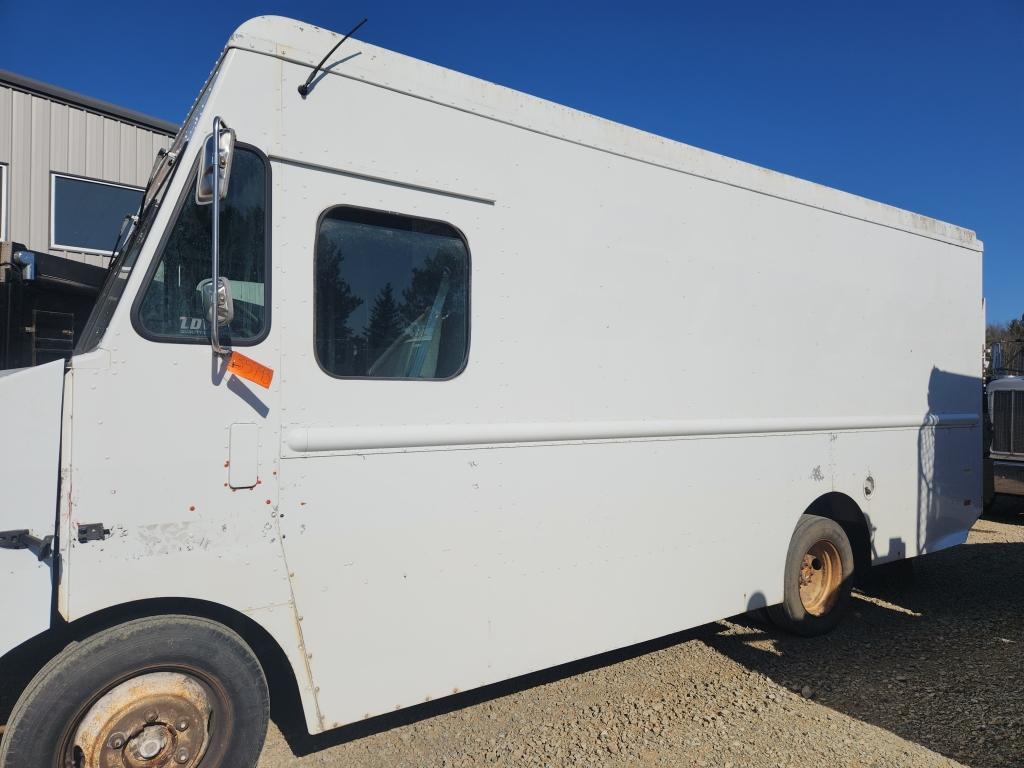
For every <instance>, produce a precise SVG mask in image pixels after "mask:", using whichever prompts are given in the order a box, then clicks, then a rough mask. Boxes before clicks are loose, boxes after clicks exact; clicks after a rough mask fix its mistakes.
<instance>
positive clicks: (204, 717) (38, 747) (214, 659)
mask: <svg viewBox="0 0 1024 768" xmlns="http://www.w3.org/2000/svg"><path fill="white" fill-rule="evenodd" d="M269 710H270V706H269V695H268V692H267V683H266V679H265V677H264V675H263V669H262V667H261V666H260V663H259V661H258V660H257V659H256V656H255V655H254V654H253V652H252V650H251V649H250V648H249V646H248V645H246V644H245V642H244V641H243V640H242V639H241V638H240V637H239V636H238V635H237V634H235V633H234V632H232V631H231V630H230V629H228V628H226V627H224V626H223V625H221V624H218V623H216V622H214V621H209V620H207V619H198V618H193V617H189V616H158V617H151V618H145V619H137V620H135V621H130V622H127V623H125V624H122V625H120V626H117V627H113V628H111V629H107V630H104V631H102V632H99V633H97V634H96V635H93V636H92V637H90V638H89V639H87V640H84V641H83V642H80V643H73V644H72V645H70V646H68V647H67V648H65V649H64V650H63V651H61V653H59V654H58V655H57V656H56V657H55V658H54V659H53V660H51V661H50V663H49V664H47V665H46V666H45V667H43V669H42V670H41V671H40V672H39V674H38V675H36V676H35V678H33V680H32V682H31V683H30V684H29V686H28V688H26V690H25V692H24V693H23V694H22V696H21V698H20V699H19V700H18V703H17V704H16V705H15V707H14V711H13V712H12V713H11V717H10V721H9V722H8V725H7V731H6V732H5V734H4V737H3V741H2V742H0V768H94V766H95V767H96V768H101V767H102V768H107V766H117V767H118V768H121V767H122V766H124V768H172V767H173V768H228V767H230V768H236V766H237V768H253V766H255V765H256V761H257V760H258V759H259V755H260V751H261V750H262V747H263V741H264V738H265V737H266V731H267V720H268V717H269Z"/></svg>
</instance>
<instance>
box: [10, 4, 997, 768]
mask: <svg viewBox="0 0 1024 768" xmlns="http://www.w3.org/2000/svg"><path fill="white" fill-rule="evenodd" d="M339 40H340V37H339V36H338V35H335V34H332V33H330V32H328V31H325V30H322V29H318V28H316V27H313V26H310V25H307V24H303V23H300V22H297V21H292V20H288V19H283V18H276V17H264V18H257V19H253V20H251V21H249V22H247V23H245V24H244V25H243V26H242V27H240V28H239V29H238V31H237V32H236V33H235V34H234V35H233V36H232V37H231V39H230V41H229V43H228V45H227V47H226V48H225V50H224V52H223V53H222V55H221V56H220V58H219V60H218V62H217V64H216V67H215V68H214V71H213V73H212V74H211V76H210V78H209V80H208V82H207V83H206V84H205V86H204V87H203V90H202V92H201V93H200V95H199V98H198V99H197V101H196V103H195V106H194V107H193V108H192V110H191V113H190V115H189V116H188V119H187V121H186V122H185V124H184V126H183V128H182V130H181V132H180V134H179V135H178V136H177V138H176V140H175V142H174V144H173V147H172V149H171V150H170V152H168V153H167V154H166V155H163V156H162V157H160V158H159V159H158V161H157V164H156V167H155V168H154V174H153V179H152V181H151V183H150V184H149V188H148V189H147V191H146V193H145V195H144V203H143V207H142V210H141V211H140V215H139V217H138V221H137V222H136V223H135V226H134V228H133V230H132V231H131V233H130V234H129V235H128V236H127V238H126V242H125V243H124V245H123V246H122V247H121V248H120V249H119V253H118V256H117V259H116V261H115V262H114V264H113V268H112V270H111V273H110V276H109V279H108V281H107V284H106V286H105V287H104V289H103V292H102V295H101V298H100V300H99V302H98V304H97V306H96V309H95V312H94V314H93V316H92V318H91V320H90V323H89V326H88V328H87V331H86V333H85V334H84V335H83V337H82V338H81V340H80V342H79V344H78V347H77V349H76V351H75V354H74V355H73V356H72V357H71V358H70V361H69V362H68V363H67V364H66V365H65V364H64V363H63V362H61V361H58V362H55V363H51V364H48V365H44V366H41V367H37V368H33V369H28V370H22V371H16V372H13V373H9V374H7V375H4V376H2V377H0V409H2V413H3V419H2V422H0V423H2V424H3V428H4V439H3V446H2V451H3V460H2V463H0V488H2V489H3V504H2V506H0V531H2V533H0V544H2V545H3V549H0V578H2V579H3V588H2V590H0V617H2V619H0V653H7V652H9V651H11V650H12V649H15V648H16V647H17V648H18V650H19V652H20V651H21V650H23V649H24V648H25V647H27V646H28V647H31V646H32V644H33V643H38V644H42V643H43V642H44V641H45V642H48V643H49V644H50V645H55V646H57V647H58V648H61V650H59V651H58V652H57V653H56V654H55V655H54V656H53V657H52V659H51V660H50V661H49V663H48V664H46V666H45V667H43V668H42V669H41V670H40V671H39V672H38V674H37V675H36V676H35V678H34V679H33V680H32V682H31V684H30V685H29V686H28V687H27V688H26V689H25V691H24V693H23V694H21V698H20V700H19V701H18V703H17V704H16V706H15V707H14V710H13V712H12V714H11V717H10V720H9V723H8V727H7V731H6V734H5V736H4V738H3V742H2V747H0V766H2V767H3V768H38V766H42V765H46V766H51V765H58V766H71V765H75V766H110V765H115V764H116V765H118V766H122V765H124V766H142V765H145V766H170V765H175V766H185V767H186V768H190V767H192V766H203V768H209V767H210V766H252V765H254V764H255V761H256V759H257V756H258V753H259V750H260V745H261V744H262V741H263V737H264V732H265V728H266V723H267V712H268V697H269V695H270V693H268V687H267V683H266V675H265V668H266V665H267V664H268V663H270V661H271V659H270V658H269V656H268V654H269V655H272V656H275V658H278V659H284V660H285V662H286V666H287V668H288V671H289V674H290V676H291V678H293V680H294V686H291V688H292V689H293V690H295V691H297V695H296V697H297V699H298V701H297V702H295V706H301V709H302V712H303V713H304V716H305V721H306V724H307V726H308V729H309V731H310V732H311V733H317V732H321V731H324V730H326V729H330V728H334V727H337V726H340V725H342V724H346V723H351V722H353V721H357V720H361V719H363V718H368V717H373V716H375V715H378V714H381V713H386V712H391V711H394V710H396V709H400V708H404V707H409V706H412V705H415V704H418V703H420V702H424V701H428V700H431V699H435V698H438V697H443V696H446V695H450V694H452V693H453V692H458V691H463V690H466V689H469V688H473V687H476V686H482V685H485V684H488V683H493V682H495V681H499V680H504V679H508V678H512V677H515V676H518V675H522V674H524V673H528V672H531V671H533V670H538V669H541V668H546V667H550V666H552V665H556V664H559V663H562V662H566V661H569V660H572V659H578V658H581V657H586V656H589V655H591V654H597V653H599V652H603V651H607V650H609V649H614V648H619V647H623V646H626V645H629V644H632V643H636V642H638V641H643V640H646V639H649V638H653V637H657V636H661V635H665V634H668V633H672V632H675V631H678V630H682V629H685V628H688V627H692V626H695V625H699V624H702V623H704V622H708V621H711V620H714V619H718V618H720V617H723V616H728V615H733V614H737V613H740V612H744V611H748V610H752V609H756V608H762V607H767V609H768V613H769V614H770V615H771V616H772V617H773V618H774V620H775V621H777V622H778V623H779V624H780V625H781V626H782V627H784V628H786V629H789V630H792V631H795V632H798V633H803V634H815V633H820V632H823V631H826V630H828V629H830V628H831V627H833V626H834V625H835V624H836V622H837V621H838V619H839V618H840V616H841V614H842V611H843V609H844V608H845V607H846V605H847V602H848V601H849V599H850V589H851V585H852V583H853V581H852V580H853V578H854V576H855V574H856V573H858V572H863V571H864V570H865V569H868V568H870V567H871V566H872V565H874V564H878V563H885V562H889V561H894V560H900V559H903V558H910V557H914V556H917V555H921V554H925V553H929V552H934V551H936V550H940V549H943V548H945V547H949V546H952V545H955V544H959V543H961V542H963V541H964V540H965V538H966V536H967V533H968V530H969V528H970V527H971V525H972V523H973V522H974V520H975V519H976V517H977V516H978V514H979V511H980V508H981V457H982V450H981V427H980V423H979V414H980V410H981V385H980V376H979V373H980V372H979V371H978V370H977V362H978V354H979V351H980V349H981V346H982V333H983V317H982V301H981V251H982V246H981V243H980V242H979V241H978V240H977V239H975V236H974V233H973V232H970V231H967V230H964V229H960V228H958V227H955V226H951V225H948V224H943V223H940V222H938V221H934V220H932V219H929V218H926V217H924V216H919V215H916V214H912V213H907V212H905V211H901V210H897V209H894V208H891V207H889V206H886V205H882V204H880V203H875V202H871V201H868V200H865V199H862V198H858V197H854V196H852V195H848V194H845V193H843V192H839V191H836V190H833V189H827V188H825V187H821V186H818V185H815V184H811V183H808V182H806V181H800V180H798V179H795V178H791V177H787V176H783V175H780V174H778V173H773V172H772V171H768V170H765V169H762V168H757V167H753V166H751V165H747V164H744V163H741V162H738V161H735V160H730V159H728V158H725V157H721V156H718V155H715V154H712V153H710V152H705V151H702V150H699V149H695V148H693V147H689V146H686V145H683V144H678V143H675V142H672V141H668V140H666V139H662V138H658V137H657V136H652V135H649V134H646V133H643V132H641V131H638V130H634V129H631V128H627V127H625V126H622V125H616V124H614V123H610V122H607V121H605V120H601V119H598V118H596V117H592V116H589V115H586V114H581V113H579V112H576V111H573V110H571V109H568V108H565V107H562V106H559V105H556V104H552V103H548V102H545V101H542V100H540V99H536V98H532V97H530V96H527V95H525V94H522V93H517V92H515V91H512V90H509V89H506V88H502V87H499V86H496V85H492V84H490V83H486V82H482V81H480V80H476V79H473V78H471V77H466V76H464V75H461V74H457V73H455V72H450V71H447V70H444V69H441V68H438V67H435V66H431V65H429V64H425V63H422V62H419V61H415V60H413V59H410V58H407V57H405V56H401V55H398V54H395V53H391V52H389V51H386V50H381V49H379V48H375V47H373V46H370V45H367V44H365V43H357V42H355V41H350V42H349V43H347V44H346V46H345V47H342V48H340V49H338V50H337V52H336V53H335V54H334V55H333V57H328V60H327V61H326V62H325V63H324V65H323V67H322V68H317V64H318V62H320V60H321V59H322V58H323V57H324V54H325V53H327V52H328V51H330V50H331V49H332V46H335V45H336V44H337V43H338V42H339ZM215 233H216V234H215ZM737 361H741V362H740V363H739V364H738V363H737ZM738 368H739V370H738ZM610 608H611V610H609V609H610ZM26 644H27V646H26ZM275 695H277V692H275ZM282 695H284V694H282Z"/></svg>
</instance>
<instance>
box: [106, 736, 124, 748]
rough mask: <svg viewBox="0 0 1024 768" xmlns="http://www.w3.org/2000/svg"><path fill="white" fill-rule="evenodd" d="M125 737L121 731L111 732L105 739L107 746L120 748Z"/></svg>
mask: <svg viewBox="0 0 1024 768" xmlns="http://www.w3.org/2000/svg"><path fill="white" fill-rule="evenodd" d="M124 742H125V737H124V734H123V733H112V734H110V738H109V739H108V740H107V746H108V747H110V748H111V749H120V748H121V747H123V746H124Z"/></svg>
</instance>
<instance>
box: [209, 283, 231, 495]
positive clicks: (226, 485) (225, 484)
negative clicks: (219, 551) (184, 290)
mask: <svg viewBox="0 0 1024 768" xmlns="http://www.w3.org/2000/svg"><path fill="white" fill-rule="evenodd" d="M211 285H213V283H211ZM224 487H225V488H227V487H228V484H227V483H224Z"/></svg>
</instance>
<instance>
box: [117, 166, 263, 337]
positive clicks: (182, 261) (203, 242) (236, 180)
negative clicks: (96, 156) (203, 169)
mask: <svg viewBox="0 0 1024 768" xmlns="http://www.w3.org/2000/svg"><path fill="white" fill-rule="evenodd" d="M221 206H222V207H221V216H220V238H221V240H220V270H221V275H222V276H224V277H226V278H227V279H228V280H229V281H230V283H231V296H232V300H233V304H234V309H235V317H234V319H233V320H232V321H231V325H230V326H229V327H228V328H226V329H222V330H221V340H222V341H223V342H226V343H230V344H243V345H244V344H246V343H249V344H252V343H255V342H257V341H259V340H260V339H262V338H263V336H264V335H265V332H266V329H267V327H268V322H269V319H270V318H269V314H270V313H269V308H268V301H267V299H268V292H267V285H266V277H267V262H268V253H269V251H268V248H267V243H268V238H267V223H268V218H267V169H266V163H265V161H264V160H263V158H262V157H261V156H260V155H259V154H258V153H256V152H254V151H252V150H249V149H246V148H244V147H241V146H237V147H236V148H235V155H234V157H233V158H232V165H231V183H230V185H229V186H228V195H227V197H226V198H225V199H224V201H223V203H222V204H221ZM211 210H212V208H211V206H209V205H198V204H197V203H196V200H195V174H194V173H193V174H192V177H191V179H190V180H189V183H188V184H187V185H186V187H185V200H184V203H183V204H182V206H181V210H180V211H179V212H178V218H177V220H176V221H175V222H174V225H173V227H172V229H171V232H170V235H169V236H168V237H167V240H166V241H165V243H164V245H163V249H162V251H161V253H160V260H159V262H158V263H157V265H156V270H155V271H154V272H153V273H152V275H151V277H150V281H149V285H148V286H147V287H146V289H145V293H144V295H143V297H142V301H141V302H140V304H139V308H138V318H137V319H138V325H139V329H140V331H141V332H142V333H143V335H144V336H148V337H150V338H154V339H156V340H158V341H179V342H180V341H191V340H194V341H196V342H205V341H206V340H207V339H208V338H209V331H208V329H207V324H206V314H205V312H204V311H203V298H202V294H201V293H200V289H199V284H200V283H201V282H202V281H203V280H207V279H209V277H210V243H211V237H212V232H211V229H212V219H211Z"/></svg>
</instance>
